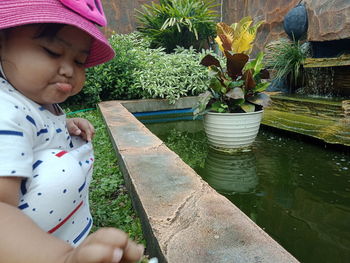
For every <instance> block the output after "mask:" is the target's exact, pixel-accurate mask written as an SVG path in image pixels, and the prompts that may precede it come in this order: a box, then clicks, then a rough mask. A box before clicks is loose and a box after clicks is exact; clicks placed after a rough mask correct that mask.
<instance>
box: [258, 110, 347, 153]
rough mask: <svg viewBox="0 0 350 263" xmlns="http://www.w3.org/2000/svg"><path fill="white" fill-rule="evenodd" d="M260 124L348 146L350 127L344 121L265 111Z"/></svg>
mask: <svg viewBox="0 0 350 263" xmlns="http://www.w3.org/2000/svg"><path fill="white" fill-rule="evenodd" d="M262 123H263V124H265V125H269V126H272V127H275V128H278V129H283V130H287V131H291V132H296V133H300V134H304V135H308V136H312V137H315V138H317V139H321V140H323V141H325V142H326V143H331V144H344V145H347V146H350V125H349V124H348V123H347V122H346V121H345V120H344V119H343V120H341V119H339V120H337V121H336V120H333V119H327V118H316V117H312V116H305V115H301V114H296V113H293V112H283V111H277V110H269V109H266V110H265V112H264V117H263V121H262Z"/></svg>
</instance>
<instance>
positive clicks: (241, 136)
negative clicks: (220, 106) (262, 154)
mask: <svg viewBox="0 0 350 263" xmlns="http://www.w3.org/2000/svg"><path fill="white" fill-rule="evenodd" d="M262 115H263V110H261V111H256V112H248V113H216V112H208V113H206V114H205V115H204V118H203V120H204V130H205V133H206V135H207V138H208V142H209V144H210V145H212V146H214V147H218V148H224V149H235V148H243V147H248V146H250V145H251V144H252V143H253V142H254V140H255V138H256V135H257V134H258V132H259V127H260V123H261V119H262Z"/></svg>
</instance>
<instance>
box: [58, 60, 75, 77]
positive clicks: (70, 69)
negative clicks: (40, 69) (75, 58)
mask: <svg viewBox="0 0 350 263" xmlns="http://www.w3.org/2000/svg"><path fill="white" fill-rule="evenodd" d="M58 73H59V74H60V75H62V76H65V77H67V78H70V77H72V76H73V73H74V66H73V65H72V63H69V62H66V61H63V62H62V63H61V65H60V68H59V70H58Z"/></svg>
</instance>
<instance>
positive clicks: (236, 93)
mask: <svg viewBox="0 0 350 263" xmlns="http://www.w3.org/2000/svg"><path fill="white" fill-rule="evenodd" d="M225 96H226V97H227V98H230V99H234V100H237V99H244V91H243V89H242V88H239V87H235V88H233V89H231V90H230V91H229V92H227V93H226V94H225Z"/></svg>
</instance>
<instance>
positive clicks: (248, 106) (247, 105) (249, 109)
mask: <svg viewBox="0 0 350 263" xmlns="http://www.w3.org/2000/svg"><path fill="white" fill-rule="evenodd" d="M241 108H242V110H244V111H245V112H254V111H255V105H253V104H250V103H244V104H243V105H241Z"/></svg>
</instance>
